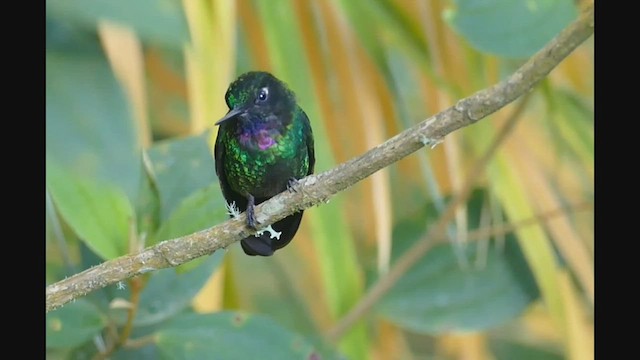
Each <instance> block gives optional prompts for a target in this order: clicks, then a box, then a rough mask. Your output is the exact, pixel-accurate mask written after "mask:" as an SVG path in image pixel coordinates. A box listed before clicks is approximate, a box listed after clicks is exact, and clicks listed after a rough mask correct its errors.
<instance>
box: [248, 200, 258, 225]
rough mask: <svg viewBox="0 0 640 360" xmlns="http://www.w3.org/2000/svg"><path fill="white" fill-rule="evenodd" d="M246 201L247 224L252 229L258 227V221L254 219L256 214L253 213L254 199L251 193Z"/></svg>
mask: <svg viewBox="0 0 640 360" xmlns="http://www.w3.org/2000/svg"><path fill="white" fill-rule="evenodd" d="M248 200H249V201H248V203H247V225H249V227H250V228H253V229H256V230H257V229H258V221H257V220H256V214H255V207H256V205H255V201H256V199H255V198H254V197H253V195H249V199H248Z"/></svg>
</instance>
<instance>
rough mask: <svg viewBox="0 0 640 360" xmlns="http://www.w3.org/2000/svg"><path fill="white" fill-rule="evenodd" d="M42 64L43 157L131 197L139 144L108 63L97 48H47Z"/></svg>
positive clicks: (136, 180)
mask: <svg viewBox="0 0 640 360" xmlns="http://www.w3.org/2000/svg"><path fill="white" fill-rule="evenodd" d="M46 67H47V79H46V81H47V83H46V93H47V95H46V116H47V121H46V154H47V161H49V159H52V160H55V161H57V162H58V163H59V164H60V165H61V166H62V167H63V168H64V169H65V170H68V171H71V172H72V173H73V174H74V175H78V176H82V177H83V178H86V179H91V180H92V181H101V182H105V183H107V184H111V185H115V186H116V187H117V188H120V189H122V191H124V193H125V194H126V195H127V196H128V197H129V199H130V200H131V202H133V201H135V199H136V197H137V192H138V190H139V188H140V186H139V184H140V179H141V174H142V172H141V166H140V165H141V157H140V144H139V142H138V138H137V131H136V128H135V124H134V123H133V121H132V117H131V115H130V113H129V110H128V108H129V106H128V103H127V101H126V100H125V97H124V94H123V92H122V90H121V88H120V86H119V85H118V82H117V81H116V79H115V78H114V76H113V74H112V73H111V69H110V67H109V64H108V63H107V61H106V60H105V59H104V58H103V57H101V56H97V55H96V54H93V55H91V54H86V55H84V56H73V55H71V54H64V53H60V52H49V53H47V57H46Z"/></svg>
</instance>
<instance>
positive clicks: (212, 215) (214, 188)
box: [154, 182, 229, 242]
mask: <svg viewBox="0 0 640 360" xmlns="http://www.w3.org/2000/svg"><path fill="white" fill-rule="evenodd" d="M228 218H229V215H228V214H227V209H226V207H225V200H224V198H223V197H222V192H221V191H220V186H219V185H218V183H217V182H216V183H213V184H211V185H209V186H208V187H207V188H204V189H201V190H196V192H195V193H193V194H192V195H191V196H189V197H187V198H186V199H184V201H182V203H181V204H180V205H179V206H178V207H177V208H176V209H175V210H174V211H173V213H172V214H171V216H169V218H168V219H167V220H166V221H165V222H163V223H162V225H161V226H160V228H159V229H158V232H157V234H156V235H155V236H154V238H155V239H156V241H155V242H158V241H162V240H168V239H173V238H176V237H179V236H184V235H187V234H191V233H194V232H196V231H199V230H203V229H206V228H208V227H211V226H213V225H216V224H219V223H221V222H223V221H225V220H227V219H228Z"/></svg>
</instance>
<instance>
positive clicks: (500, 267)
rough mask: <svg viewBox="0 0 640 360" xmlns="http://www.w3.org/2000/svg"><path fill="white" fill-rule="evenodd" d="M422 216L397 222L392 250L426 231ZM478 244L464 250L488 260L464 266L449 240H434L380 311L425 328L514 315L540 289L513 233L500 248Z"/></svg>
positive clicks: (474, 221) (474, 208) (473, 219)
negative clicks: (481, 248)
mask: <svg viewBox="0 0 640 360" xmlns="http://www.w3.org/2000/svg"><path fill="white" fill-rule="evenodd" d="M483 196H484V192H476V193H475V194H474V196H473V197H472V199H471V201H470V202H469V203H468V207H469V216H468V218H469V220H468V221H469V224H470V228H475V227H477V225H478V222H479V217H480V211H481V206H480V205H481V203H482V197H483ZM432 213H433V211H427V214H432ZM425 217H426V216H422V217H417V218H416V219H414V220H409V221H406V220H405V221H404V222H400V223H399V224H397V225H396V229H395V231H394V254H398V253H402V251H400V248H404V249H407V248H408V247H409V246H410V245H411V244H412V243H414V242H415V241H417V239H418V238H419V237H421V236H423V235H424V229H425V223H426V222H425ZM492 243H493V242H492ZM478 245H479V244H478V243H470V244H468V245H467V246H466V247H465V252H464V253H465V256H466V258H467V259H476V258H477V257H478V256H486V262H485V263H484V264H483V265H482V266H476V265H471V266H469V268H468V269H463V268H462V267H461V266H460V263H459V261H458V258H457V257H456V254H455V253H454V249H453V247H452V245H450V244H441V245H438V246H435V247H434V248H433V249H431V250H430V251H429V252H428V253H427V255H426V256H424V257H423V258H422V259H421V260H420V261H419V262H418V263H417V264H416V265H414V266H413V267H412V268H411V269H410V270H409V271H408V272H407V273H406V274H405V275H404V276H403V277H402V278H401V279H400V280H399V281H398V282H397V283H396V285H395V286H394V287H393V289H392V291H391V292H390V293H389V294H388V295H387V296H386V297H385V298H384V299H383V301H382V302H381V303H380V305H379V306H378V310H379V312H380V313H381V315H382V316H384V317H385V318H387V319H389V320H390V321H392V322H394V323H397V324H398V325H400V326H402V327H405V328H408V329H411V330H412V331H415V332H418V333H427V334H438V333H442V332H449V331H477V330H483V329H486V328H489V327H492V326H495V325H498V324H501V323H504V322H506V321H508V320H510V319H512V318H515V317H517V316H518V315H519V314H520V313H521V312H522V311H523V310H524V309H525V308H526V307H527V306H528V305H529V304H530V303H531V302H532V301H533V300H535V299H536V298H537V296H538V291H537V288H536V286H535V282H534V280H533V277H532V275H531V272H530V271H529V269H528V267H527V264H526V262H525V260H524V258H523V256H522V253H521V252H520V249H519V247H518V243H517V241H516V239H515V238H514V237H513V236H507V237H506V241H505V247H504V249H498V248H496V246H494V245H491V246H489V248H488V251H487V253H486V254H482V255H481V254H479V252H478V250H477V249H478Z"/></svg>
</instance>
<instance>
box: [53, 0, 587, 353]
mask: <svg viewBox="0 0 640 360" xmlns="http://www.w3.org/2000/svg"><path fill="white" fill-rule="evenodd" d="M580 5H581V4H576V2H574V1H572V0H528V1H515V0H493V1H477V0H450V1H446V0H431V1H427V0H425V1H409V0H375V1H370V0H333V1H312V0H273V1H260V0H243V1H235V2H234V1H227V0H209V1H205V0H184V1H182V2H177V1H169V0H145V1H134V2H130V1H123V0H118V1H115V0H95V1H76V0H48V1H47V12H46V68H47V78H46V80H47V82H46V94H47V95H46V99H47V103H46V116H47V120H46V156H47V177H46V184H47V199H46V203H47V207H46V210H47V211H46V226H47V228H46V229H47V231H46V248H47V253H46V255H47V256H46V266H47V268H46V269H47V274H46V279H47V283H48V284H49V283H53V282H55V281H57V280H60V279H62V278H64V277H65V276H69V275H72V274H74V273H77V272H79V271H81V270H83V269H85V268H88V267H90V266H93V265H95V264H97V263H99V262H101V261H104V260H106V259H111V258H114V257H117V256H120V255H123V254H126V253H129V252H132V251H137V250H139V249H141V248H143V247H146V246H149V245H152V244H154V243H156V242H158V241H162V240H166V239H170V238H174V237H177V236H181V235H185V234H189V233H192V232H194V231H197V230H200V229H203V228H206V227H209V226H212V225H215V224H218V223H221V222H223V221H224V220H226V218H227V215H226V211H225V207H224V202H223V199H222V196H221V194H220V192H219V188H218V184H217V178H216V176H215V171H214V163H213V158H212V154H211V144H212V142H213V141H214V139H215V133H216V131H217V129H216V128H215V127H213V126H212V125H213V123H214V122H215V120H216V119H217V118H220V117H221V116H223V115H224V114H225V112H226V105H225V103H224V93H225V91H226V87H227V86H228V84H229V83H230V82H231V81H233V79H234V78H235V77H236V76H237V75H239V74H240V73H243V72H245V71H248V70H254V69H262V70H267V71H271V72H273V73H274V74H275V75H276V76H278V77H279V78H281V79H282V80H284V81H285V82H287V83H288V84H289V86H290V87H291V88H292V89H293V90H294V91H295V92H296V94H297V96H298V99H299V102H300V103H301V104H302V107H303V108H304V109H305V111H306V112H307V114H308V115H309V118H310V119H311V122H312V126H313V130H314V135H315V137H316V147H317V148H316V154H317V155H316V156H317V165H316V171H317V172H322V171H325V170H327V169H330V168H332V167H333V166H335V165H336V164H338V163H341V162H343V161H345V160H348V159H350V158H352V157H354V156H357V155H359V154H361V153H363V152H364V151H366V150H367V149H369V148H371V147H373V146H375V145H377V144H379V143H381V142H383V141H384V140H385V139H387V138H389V137H391V136H393V135H395V134H397V133H398V132H400V131H402V130H403V129H406V128H408V127H410V126H412V125H413V124H416V123H418V122H419V121H421V120H423V119H425V118H427V117H428V116H429V115H431V114H434V113H436V112H438V111H440V110H443V109H445V108H447V107H449V106H451V105H453V104H454V103H455V101H456V100H457V99H458V98H460V97H463V96H468V95H471V94H472V93H473V92H474V91H477V90H479V89H482V88H485V87H488V86H490V85H492V84H494V83H496V82H497V81H499V80H500V79H501V78H502V77H504V76H506V75H508V74H509V73H510V72H512V71H513V70H514V69H515V68H517V66H518V65H519V64H521V63H522V62H523V61H524V60H526V58H527V57H528V56H530V55H532V54H533V53H535V52H536V51H537V50H538V49H539V48H540V47H542V46H543V45H544V44H545V43H546V42H547V41H549V40H550V39H551V38H552V37H553V36H555V35H556V34H557V33H558V32H559V31H560V30H561V29H563V28H564V27H565V26H566V25H567V24H569V23H570V22H571V21H572V20H574V19H575V17H576V16H577V14H578V12H579V7H580ZM593 107H594V104H593V42H592V40H589V41H588V42H587V43H585V44H583V45H582V46H581V47H579V48H578V49H577V50H576V51H575V52H574V53H573V54H571V55H570V56H569V57H568V58H567V59H566V60H564V61H563V63H562V64H561V65H560V66H559V67H558V68H556V69H555V70H554V71H553V72H552V73H551V74H550V75H549V77H548V78H547V79H545V80H544V81H543V83H542V84H541V85H540V86H538V87H537V88H536V89H534V90H533V91H532V93H531V94H530V96H529V97H528V100H527V103H526V106H525V110H524V112H522V113H521V114H520V115H519V116H520V117H521V120H520V121H519V123H518V125H517V127H516V128H515V129H514V130H513V132H512V133H511V134H510V136H509V137H508V139H507V140H506V141H505V142H504V143H503V144H501V146H500V148H499V150H498V152H497V153H496V154H495V156H494V157H493V158H492V159H491V161H490V162H489V164H488V165H487V167H486V169H485V171H484V173H483V174H482V175H481V176H479V177H478V178H477V179H475V180H476V183H475V187H476V190H475V192H474V193H473V196H471V198H470V199H469V200H468V201H467V203H466V204H465V206H463V207H461V208H460V209H459V211H458V213H457V215H456V217H455V219H454V221H453V222H452V223H451V224H450V227H449V231H448V235H449V236H450V238H451V239H452V240H453V241H454V242H453V245H451V244H444V243H443V244H440V245H437V246H435V247H434V248H433V249H432V250H431V251H429V252H428V253H427V255H426V256H424V257H423V259H421V260H420V262H419V263H418V264H417V265H416V266H415V267H414V268H412V269H410V270H409V271H408V272H407V273H406V274H405V276H403V277H402V278H401V279H400V280H399V281H398V282H397V283H396V284H395V285H394V287H393V288H392V289H391V290H390V292H389V293H388V294H386V296H384V297H383V298H382V299H381V301H380V302H379V303H378V304H377V305H376V306H375V308H374V309H373V311H371V313H369V314H367V316H366V318H365V320H364V321H359V322H358V323H357V324H355V326H354V327H353V328H351V330H350V331H349V332H347V334H346V335H345V336H344V337H343V338H342V339H341V340H340V341H339V343H338V344H329V343H326V342H325V341H323V340H322V339H323V338H324V334H326V333H327V332H328V331H329V330H331V329H332V327H333V326H334V325H335V324H336V323H337V321H338V320H339V319H341V318H342V316H344V315H345V314H346V313H347V312H348V311H349V309H351V308H352V307H353V306H354V305H355V304H357V303H358V301H359V300H360V299H361V298H362V296H363V294H364V293H365V292H366V289H368V288H370V286H371V285H372V284H373V283H375V282H376V281H377V280H378V279H379V278H381V276H383V275H384V274H385V273H386V271H388V269H389V268H391V267H393V266H394V264H395V263H396V260H397V259H398V258H400V257H401V256H402V255H403V254H404V253H406V252H407V251H409V249H410V248H411V245H412V244H414V243H415V242H416V241H418V240H419V239H421V238H422V237H424V235H425V234H426V232H427V230H428V229H429V226H430V225H432V224H433V223H435V222H436V221H437V219H438V217H439V216H440V214H441V212H442V210H443V208H444V206H446V204H447V202H448V201H449V199H450V198H451V196H452V195H453V194H455V193H456V192H457V191H458V190H459V189H460V186H461V185H462V183H463V182H464V178H465V177H466V174H467V172H468V170H469V169H471V168H472V167H473V165H474V163H475V162H476V161H477V159H479V158H480V157H481V156H482V154H484V152H485V151H486V149H488V148H489V146H490V145H491V144H492V143H493V142H494V141H495V138H496V134H497V133H498V132H499V130H500V129H501V128H502V126H503V124H505V122H506V121H507V119H508V118H509V116H510V115H511V113H512V110H513V108H514V106H513V105H510V106H508V107H507V108H505V109H504V110H502V111H500V112H498V113H496V114H494V115H492V116H491V117H490V118H487V119H484V120H483V121H481V122H479V123H478V124H476V125H473V126H470V127H467V128H464V129H462V130H460V131H457V132H455V133H453V134H451V135H449V136H448V137H447V138H446V140H445V142H444V144H442V145H440V146H438V147H436V148H435V149H425V150H420V151H419V152H418V153H416V154H413V155H411V156H409V157H407V158H406V159H403V160H401V161H399V162H397V163H396V164H393V165H392V166H390V167H388V168H387V169H384V170H382V171H380V172H378V173H376V174H374V175H373V176H371V177H370V178H368V179H365V180H364V181H362V182H361V183H359V184H358V185H356V186H354V187H352V188H350V189H349V190H347V191H345V192H343V193H340V194H338V195H337V196H336V197H334V198H333V199H332V200H331V202H330V203H329V204H324V205H322V206H319V207H316V208H313V209H309V210H308V211H307V212H306V213H305V220H304V221H303V223H302V226H301V229H300V231H299V233H298V235H297V236H296V240H295V241H293V242H292V244H291V245H289V246H288V247H286V248H284V249H282V250H280V251H278V252H277V254H276V255H275V256H273V257H271V258H254V257H247V256H245V255H244V253H243V252H242V251H241V249H240V248H239V246H237V245H234V246H232V247H230V248H229V249H228V250H226V251H224V252H218V253H216V254H214V255H212V256H211V257H208V258H205V259H198V260H196V261H193V262H192V263H189V264H185V265H183V266H180V267H179V268H176V269H165V270H162V271H157V272H154V273H150V274H146V275H145V276H141V277H139V278H137V279H130V280H129V281H127V282H126V283H120V284H117V285H114V286H109V287H107V288H105V289H101V290H99V291H96V292H94V293H91V294H89V295H88V296H86V297H84V298H82V299H78V300H77V301H75V302H73V303H70V304H67V305H65V306H64V307H63V308H61V309H59V310H56V311H53V312H51V313H49V314H47V325H46V330H47V337H46V339H47V357H48V358H52V359H84V358H92V357H94V356H95V355H96V354H97V353H99V352H109V354H110V355H109V356H110V357H111V358H114V359H155V358H166V359H173V358H194V359H202V358H212V359H242V358H253V357H260V358H266V359H271V358H273V359H287V358H292V359H320V358H322V359H333V358H349V359H398V358H403V359H412V358H436V359H456V358H473V359H528V358H531V359H534V358H535V359H563V358H566V359H588V358H593V336H594V333H593V308H594V301H595V299H594V275H593V266H594V260H593V259H594V232H593V212H592V211H578V210H580V209H583V208H584V207H581V206H582V205H583V204H585V203H587V204H591V203H592V202H593V181H594V180H593V176H594V164H593V159H594V128H593ZM561 208H562V209H564V210H563V212H562V213H561V215H557V214H556V215H555V216H553V217H551V216H548V218H545V217H544V216H542V215H540V214H545V213H548V212H549V211H552V210H558V209H561ZM536 216H537V217H538V220H537V221H535V222H533V223H534V224H533V225H529V226H523V225H522V226H519V225H518V224H519V222H520V221H524V220H527V219H535V218H536ZM509 225H514V226H515V230H514V231H513V232H510V233H508V234H507V233H504V232H501V231H500V229H502V228H504V227H508V226H509ZM480 230H482V231H485V233H486V235H484V236H481V237H480V238H478V237H473V236H472V235H473V234H474V231H480ZM492 231H493V233H492ZM123 332H125V335H126V332H129V333H128V336H127V338H128V339H126V340H127V341H124V342H123V341H122V340H123V339H121V338H120V337H121V336H122V334H123Z"/></svg>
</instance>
